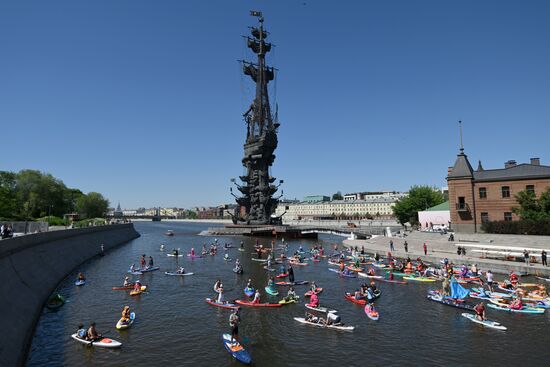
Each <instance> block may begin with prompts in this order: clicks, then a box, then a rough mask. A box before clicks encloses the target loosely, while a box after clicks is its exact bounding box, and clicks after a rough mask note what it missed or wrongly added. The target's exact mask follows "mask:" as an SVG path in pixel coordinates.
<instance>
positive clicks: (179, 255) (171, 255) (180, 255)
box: [166, 254, 183, 257]
mask: <svg viewBox="0 0 550 367" xmlns="http://www.w3.org/2000/svg"><path fill="white" fill-rule="evenodd" d="M166 256H170V257H176V256H177V257H183V254H177V255H174V254H166Z"/></svg>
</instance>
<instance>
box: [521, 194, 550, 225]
mask: <svg viewBox="0 0 550 367" xmlns="http://www.w3.org/2000/svg"><path fill="white" fill-rule="evenodd" d="M514 196H515V198H516V200H517V202H518V204H519V207H515V208H513V209H512V211H513V212H514V213H516V214H517V215H518V216H519V217H520V218H521V219H523V220H532V221H550V187H549V188H547V189H546V190H545V191H544V192H542V193H541V195H540V198H539V199H537V196H536V195H535V193H534V192H532V191H527V190H524V191H520V192H518V193H517V194H516V195H514Z"/></svg>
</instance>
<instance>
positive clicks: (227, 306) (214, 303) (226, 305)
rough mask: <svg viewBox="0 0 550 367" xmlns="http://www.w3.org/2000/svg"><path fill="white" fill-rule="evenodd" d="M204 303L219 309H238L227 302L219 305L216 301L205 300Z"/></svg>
mask: <svg viewBox="0 0 550 367" xmlns="http://www.w3.org/2000/svg"><path fill="white" fill-rule="evenodd" d="M205 301H206V303H208V304H209V305H212V306H216V307H219V308H228V309H238V308H239V306H237V305H236V304H234V303H229V302H224V303H219V302H218V301H216V300H213V299H212V298H206V299H205Z"/></svg>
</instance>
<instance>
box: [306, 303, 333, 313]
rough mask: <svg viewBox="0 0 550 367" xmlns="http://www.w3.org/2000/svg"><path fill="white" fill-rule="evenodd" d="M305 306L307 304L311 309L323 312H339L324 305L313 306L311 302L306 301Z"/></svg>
mask: <svg viewBox="0 0 550 367" xmlns="http://www.w3.org/2000/svg"><path fill="white" fill-rule="evenodd" d="M305 306H306V308H309V309H310V310H313V311H318V312H323V313H337V312H338V311H336V310H329V309H328V308H326V307H322V306H319V307H313V306H311V305H310V304H309V303H306V304H305Z"/></svg>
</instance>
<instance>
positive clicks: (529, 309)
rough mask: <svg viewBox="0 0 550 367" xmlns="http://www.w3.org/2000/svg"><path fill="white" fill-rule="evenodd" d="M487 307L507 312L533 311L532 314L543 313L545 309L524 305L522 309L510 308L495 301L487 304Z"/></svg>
mask: <svg viewBox="0 0 550 367" xmlns="http://www.w3.org/2000/svg"><path fill="white" fill-rule="evenodd" d="M487 307H490V308H493V309H495V310H499V311H506V312H518V313H532V314H537V315H540V314H543V313H544V311H545V309H544V308H534V307H525V306H524V307H523V308H522V309H521V310H514V309H512V308H508V306H504V305H495V304H494V303H489V304H487Z"/></svg>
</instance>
